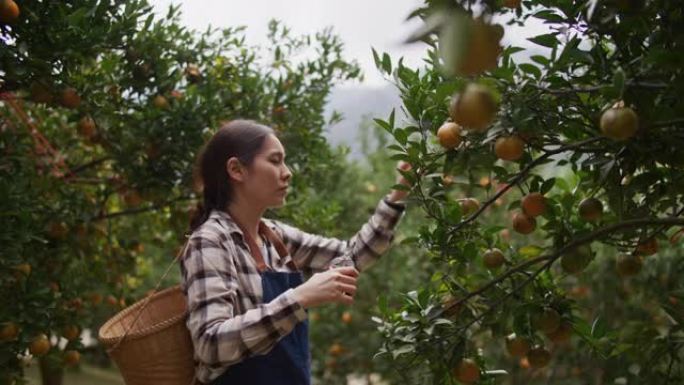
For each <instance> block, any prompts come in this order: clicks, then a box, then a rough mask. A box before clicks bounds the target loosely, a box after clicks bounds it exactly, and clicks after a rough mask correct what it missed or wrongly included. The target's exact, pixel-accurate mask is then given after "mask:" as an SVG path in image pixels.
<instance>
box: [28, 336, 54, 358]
mask: <svg viewBox="0 0 684 385" xmlns="http://www.w3.org/2000/svg"><path fill="white" fill-rule="evenodd" d="M49 350H50V341H49V340H48V338H47V336H46V335H45V334H39V335H37V336H36V337H34V338H33V339H32V340H31V343H30V344H29V352H31V354H33V355H34V356H42V355H44V354H45V353H47V352H48V351H49Z"/></svg>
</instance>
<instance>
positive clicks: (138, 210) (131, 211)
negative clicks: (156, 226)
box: [91, 196, 192, 221]
mask: <svg viewBox="0 0 684 385" xmlns="http://www.w3.org/2000/svg"><path fill="white" fill-rule="evenodd" d="M190 199H192V198H191V197H189V196H180V197H178V198H175V199H171V200H168V201H166V202H163V203H158V204H153V205H151V206H146V207H138V208H135V209H129V210H122V211H116V212H113V213H102V214H99V215H96V216H95V217H93V218H92V219H91V220H92V221H100V220H103V219H111V218H116V217H121V216H126V215H135V214H141V213H145V212H148V211H156V210H159V209H161V208H163V207H166V206H170V205H171V204H172V203H175V202H180V201H184V200H190Z"/></svg>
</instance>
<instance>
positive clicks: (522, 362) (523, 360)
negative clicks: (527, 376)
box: [520, 356, 530, 369]
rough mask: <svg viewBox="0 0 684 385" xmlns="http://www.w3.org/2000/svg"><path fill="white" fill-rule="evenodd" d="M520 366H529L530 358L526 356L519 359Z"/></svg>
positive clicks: (525, 367)
mask: <svg viewBox="0 0 684 385" xmlns="http://www.w3.org/2000/svg"><path fill="white" fill-rule="evenodd" d="M520 367H521V368H523V369H529V368H530V360H528V359H527V356H525V357H523V358H521V359H520Z"/></svg>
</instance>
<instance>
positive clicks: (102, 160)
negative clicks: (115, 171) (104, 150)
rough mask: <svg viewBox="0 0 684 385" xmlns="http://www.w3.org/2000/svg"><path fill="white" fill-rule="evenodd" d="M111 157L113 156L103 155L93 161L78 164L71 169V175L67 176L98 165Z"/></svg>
mask: <svg viewBox="0 0 684 385" xmlns="http://www.w3.org/2000/svg"><path fill="white" fill-rule="evenodd" d="M109 159H111V157H109V156H105V157H102V158H99V159H94V160H92V161H90V162H88V163H85V164H82V165H80V166H76V167H74V168H73V169H71V173H70V174H69V176H67V177H71V176H72V175H76V174H78V173H79V172H81V171H83V170H85V169H87V168H90V167H93V166H97V165H98V164H100V163H102V162H105V161H107V160H109Z"/></svg>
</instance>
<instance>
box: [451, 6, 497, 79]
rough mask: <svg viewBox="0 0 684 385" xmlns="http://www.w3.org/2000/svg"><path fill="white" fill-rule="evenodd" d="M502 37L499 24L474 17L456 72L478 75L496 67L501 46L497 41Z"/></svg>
mask: <svg viewBox="0 0 684 385" xmlns="http://www.w3.org/2000/svg"><path fill="white" fill-rule="evenodd" d="M502 37H503V28H502V27H501V26H500V25H489V24H486V23H485V22H483V21H482V20H481V19H476V20H474V21H473V23H472V24H471V27H470V28H469V29H468V33H467V41H466V43H465V46H464V55H463V57H462V59H461V60H460V61H459V63H458V67H457V68H456V73H458V74H460V75H466V76H472V75H479V74H481V73H483V72H485V71H488V70H491V69H494V68H496V65H497V61H498V58H499V54H501V52H502V51H503V48H502V47H501V45H500V44H499V41H500V40H501V38H502Z"/></svg>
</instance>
